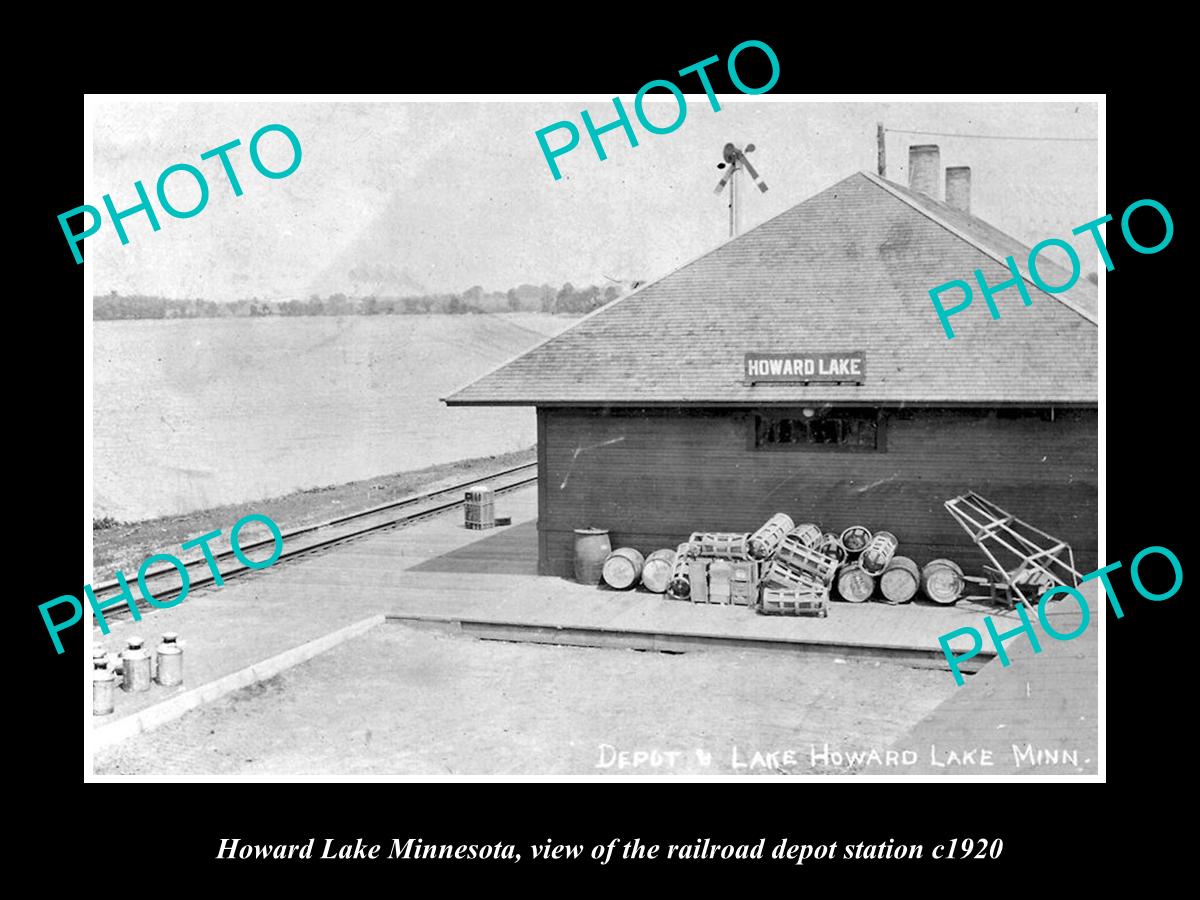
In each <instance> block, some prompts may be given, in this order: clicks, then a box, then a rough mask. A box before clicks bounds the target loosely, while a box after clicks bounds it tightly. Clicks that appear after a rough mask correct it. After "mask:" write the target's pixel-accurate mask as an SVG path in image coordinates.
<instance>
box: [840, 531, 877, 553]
mask: <svg viewBox="0 0 1200 900" xmlns="http://www.w3.org/2000/svg"><path fill="white" fill-rule="evenodd" d="M869 543H871V530H870V529H869V528H867V527H866V526H864V525H851V526H850V527H849V528H847V529H846V530H845V531H843V532H842V546H843V547H845V548H846V553H847V554H848V555H849V556H855V555H857V554H859V553H862V552H863V551H864V550H866V549H867V544H869Z"/></svg>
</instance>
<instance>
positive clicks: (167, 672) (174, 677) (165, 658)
mask: <svg viewBox="0 0 1200 900" xmlns="http://www.w3.org/2000/svg"><path fill="white" fill-rule="evenodd" d="M178 640H179V635H177V634H176V633H175V632H174V631H167V632H164V633H163V636H162V643H161V644H159V645H158V659H157V663H158V683H159V684H161V685H162V686H163V687H171V686H172V685H176V684H183V648H182V647H180V646H179V644H178V643H177V642H178Z"/></svg>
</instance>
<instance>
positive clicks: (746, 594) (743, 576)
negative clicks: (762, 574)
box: [729, 560, 761, 606]
mask: <svg viewBox="0 0 1200 900" xmlns="http://www.w3.org/2000/svg"><path fill="white" fill-rule="evenodd" d="M731 565H732V566H733V572H732V573H731V574H730V576H729V599H730V602H731V603H732V604H733V605H734V606H754V605H755V604H756V603H757V602H758V580H759V570H760V565H761V564H760V563H758V562H753V561H750V560H735V561H734V562H732V563H731Z"/></svg>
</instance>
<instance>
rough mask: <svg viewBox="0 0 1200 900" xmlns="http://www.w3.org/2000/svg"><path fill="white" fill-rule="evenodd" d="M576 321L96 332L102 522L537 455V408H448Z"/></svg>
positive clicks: (240, 322) (182, 323)
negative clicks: (481, 459)
mask: <svg viewBox="0 0 1200 900" xmlns="http://www.w3.org/2000/svg"><path fill="white" fill-rule="evenodd" d="M571 321H572V320H569V319H564V318H561V317H557V316H549V315H541V314H536V313H516V314H512V315H498V316H484V315H464V316H348V317H345V318H334V317H301V318H261V319H173V320H165V319H160V320H141V321H128V322H96V323H94V335H95V355H94V368H93V372H94V392H93V404H94V418H93V428H94V447H95V456H94V485H95V490H94V497H93V499H94V510H93V514H94V516H96V517H100V516H105V515H109V516H113V517H115V518H117V519H119V520H122V521H137V520H141V519H146V518H152V517H154V516H161V515H167V514H172V513H180V512H190V511H193V510H196V509H204V508H207V507H211V506H217V505H220V504H224V503H234V502H240V501H246V500H254V499H261V498H265V497H271V496H277V495H279V494H285V493H288V492H290V491H293V490H296V489H299V488H308V487H318V486H325V485H331V484H341V483H343V482H347V481H354V480H357V479H362V478H370V477H373V476H376V475H386V474H390V473H393V472H401V471H406V470H410V469H419V468H422V467H424V466H428V465H432V464H434V463H440V462H449V461H453V460H458V459H467V458H470V457H475V456H486V455H488V454H492V453H502V452H505V451H509V450H518V449H521V448H524V447H529V446H531V445H532V444H534V443H535V442H536V440H537V428H536V420H535V416H534V411H533V409H531V408H525V407H500V408H487V407H479V408H475V407H471V408H460V409H451V408H448V407H446V406H445V405H443V404H442V403H440V402H438V398H440V397H445V396H446V395H447V394H448V393H450V392H452V391H454V390H455V389H456V388H459V387H461V386H463V385H464V384H466V383H468V382H470V381H472V380H473V379H475V378H478V377H479V376H481V375H484V374H486V373H487V372H489V371H491V370H492V369H493V368H495V367H496V366H498V365H500V364H501V363H503V362H505V361H507V360H508V359H510V358H511V357H513V356H515V355H517V354H519V353H521V352H522V351H524V350H526V349H528V348H529V347H532V346H533V345H534V344H536V343H538V342H540V341H541V340H543V339H544V338H545V336H547V335H549V334H553V333H555V332H557V331H560V330H562V329H563V328H565V327H567V326H568V325H570V324H571ZM218 524H219V523H218ZM214 527H216V525H214Z"/></svg>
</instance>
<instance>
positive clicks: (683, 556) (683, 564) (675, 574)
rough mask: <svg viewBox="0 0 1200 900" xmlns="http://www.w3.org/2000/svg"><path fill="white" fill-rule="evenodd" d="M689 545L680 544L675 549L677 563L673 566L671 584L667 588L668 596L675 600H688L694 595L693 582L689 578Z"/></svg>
mask: <svg viewBox="0 0 1200 900" xmlns="http://www.w3.org/2000/svg"><path fill="white" fill-rule="evenodd" d="M689 546H690V545H689V544H680V545H679V546H678V547H676V548H675V562H674V563H672V565H671V583H670V585H669V587H668V588H667V593H668V595H669V596H670V597H671V598H672V599H673V600H686V599H688V597H690V596H691V595H692V581H691V579H690V578H689V577H688V570H689V568H690V567H691V562H692V561H691V559H690V558H689V554H688V547H689Z"/></svg>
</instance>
